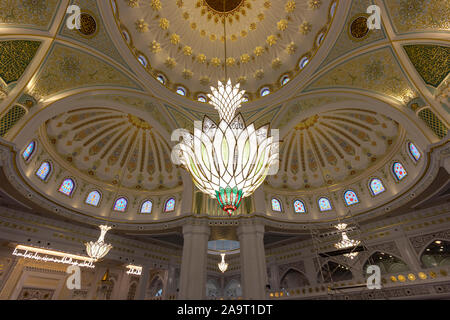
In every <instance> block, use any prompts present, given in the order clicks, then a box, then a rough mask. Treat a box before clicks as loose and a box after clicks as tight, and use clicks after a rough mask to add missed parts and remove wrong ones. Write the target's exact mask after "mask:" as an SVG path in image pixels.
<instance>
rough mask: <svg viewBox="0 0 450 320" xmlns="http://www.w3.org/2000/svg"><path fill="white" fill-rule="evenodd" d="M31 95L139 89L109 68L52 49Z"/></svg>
mask: <svg viewBox="0 0 450 320" xmlns="http://www.w3.org/2000/svg"><path fill="white" fill-rule="evenodd" d="M38 79H39V80H38V81H37V83H36V85H35V87H34V88H33V89H32V93H33V95H36V96H39V97H46V96H49V95H52V94H55V93H59V92H62V91H65V90H69V89H74V88H80V87H87V86H102V85H103V86H120V87H126V88H135V89H139V86H138V85H137V84H136V83H135V82H133V81H132V80H130V79H129V78H128V77H127V76H125V75H123V74H122V73H120V72H119V71H118V70H117V69H115V68H114V67H112V66H110V65H109V64H107V63H105V62H103V61H101V60H99V59H98V58H95V57H94V56H91V55H89V54H86V53H84V52H81V51H79V50H75V49H71V48H68V47H65V46H62V45H59V44H58V45H56V46H55V47H54V48H53V50H52V52H51V53H50V55H49V57H48V58H47V61H46V63H45V64H44V66H43V67H42V69H41V70H40V74H39V77H38Z"/></svg>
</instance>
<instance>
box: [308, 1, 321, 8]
mask: <svg viewBox="0 0 450 320" xmlns="http://www.w3.org/2000/svg"><path fill="white" fill-rule="evenodd" d="M321 4H322V1H321V0H309V7H310V8H311V9H319V7H320V5H321Z"/></svg>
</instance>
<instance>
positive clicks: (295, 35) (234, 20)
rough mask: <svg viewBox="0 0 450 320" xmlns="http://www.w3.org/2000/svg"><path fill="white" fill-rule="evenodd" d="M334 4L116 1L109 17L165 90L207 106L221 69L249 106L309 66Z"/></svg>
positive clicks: (306, 0)
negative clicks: (212, 87) (114, 21)
mask: <svg viewBox="0 0 450 320" xmlns="http://www.w3.org/2000/svg"><path fill="white" fill-rule="evenodd" d="M337 3H338V2H337V1H336V0H324V1H319V2H311V1H309V0H297V1H286V2H284V3H283V4H282V5H280V4H279V3H278V2H277V3H275V2H274V1H268V0H196V1H161V0H152V1H146V2H135V1H133V2H127V1H116V6H117V11H116V14H115V15H114V18H115V19H116V20H117V25H118V26H119V27H120V30H121V33H122V35H123V38H124V40H125V41H126V43H127V45H128V47H129V48H130V49H131V51H132V52H133V54H134V56H135V57H136V58H137V60H138V61H139V62H140V63H141V64H142V65H143V67H144V68H145V69H146V70H147V71H148V72H149V73H150V74H151V75H152V76H153V77H154V78H156V79H157V80H159V81H160V82H161V83H162V84H163V85H164V86H165V87H167V88H169V89H171V90H172V91H174V92H177V93H179V94H181V95H184V96H187V97H189V98H192V99H194V100H199V101H202V102H207V101H206V100H207V99H206V94H207V93H209V91H210V86H215V85H217V81H222V82H223V81H224V80H225V67H226V68H227V76H228V77H229V78H230V79H231V81H232V82H233V83H240V84H241V88H242V89H244V90H245V91H246V92H247V93H248V99H249V100H254V99H256V98H258V97H260V96H263V94H262V93H263V92H265V93H267V92H274V91H276V90H277V89H279V88H281V87H282V86H283V85H284V84H285V83H286V82H287V81H283V80H282V79H286V77H287V79H288V80H291V79H293V78H294V77H295V76H296V75H297V74H298V73H300V72H301V71H302V69H303V68H304V67H305V66H306V65H307V64H308V63H309V62H311V61H312V59H313V57H314V56H315V54H316V52H317V50H318V49H319V47H320V46H321V44H322V43H323V41H324V39H325V37H326V35H327V33H328V30H329V28H330V26H331V22H332V20H333V16H334V14H335V12H336V10H337ZM224 23H226V33H225V32H224ZM225 41H226V47H227V48H226V54H225ZM180 87H181V88H180ZM264 95H265V94H264ZM200 97H203V99H201V100H200V99H199V98H200Z"/></svg>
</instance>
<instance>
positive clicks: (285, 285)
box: [280, 268, 309, 289]
mask: <svg viewBox="0 0 450 320" xmlns="http://www.w3.org/2000/svg"><path fill="white" fill-rule="evenodd" d="M306 286H309V281H308V278H307V277H306V276H305V274H304V273H303V272H301V271H299V270H297V269H295V268H289V269H288V270H286V272H285V273H284V274H283V276H282V277H281V280H280V288H282V289H291V288H300V287H306Z"/></svg>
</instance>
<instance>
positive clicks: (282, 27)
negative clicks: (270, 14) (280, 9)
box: [277, 19, 288, 31]
mask: <svg viewBox="0 0 450 320" xmlns="http://www.w3.org/2000/svg"><path fill="white" fill-rule="evenodd" d="M287 26H288V21H287V20H286V19H281V20H280V21H278V22H277V28H278V30H280V31H284V30H286V29H287Z"/></svg>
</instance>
